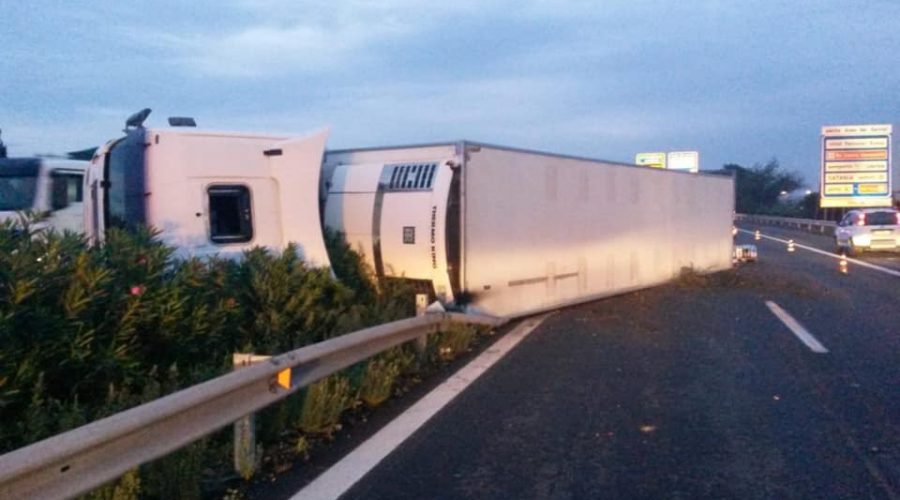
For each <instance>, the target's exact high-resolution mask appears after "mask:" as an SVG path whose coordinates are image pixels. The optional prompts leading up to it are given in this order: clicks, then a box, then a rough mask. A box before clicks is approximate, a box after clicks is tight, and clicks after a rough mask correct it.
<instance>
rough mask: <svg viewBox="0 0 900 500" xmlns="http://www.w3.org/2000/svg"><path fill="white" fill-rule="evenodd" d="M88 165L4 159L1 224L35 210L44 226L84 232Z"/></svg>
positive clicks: (0, 160) (1, 167) (1, 161)
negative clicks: (41, 216) (83, 204)
mask: <svg viewBox="0 0 900 500" xmlns="http://www.w3.org/2000/svg"><path fill="white" fill-rule="evenodd" d="M87 165H88V163H87V162H83V161H74V160H62V159H48V158H0V221H2V220H7V219H11V218H15V217H17V216H18V215H19V214H20V213H22V212H26V211H32V212H36V213H44V214H46V216H47V217H46V219H44V220H43V222H42V223H41V224H42V225H46V226H50V227H53V228H55V229H57V230H60V231H62V230H70V231H76V232H82V231H83V230H84V218H83V214H82V212H83V207H82V201H83V198H84V197H83V192H84V188H83V186H82V179H83V178H84V171H85V168H86V167H87Z"/></svg>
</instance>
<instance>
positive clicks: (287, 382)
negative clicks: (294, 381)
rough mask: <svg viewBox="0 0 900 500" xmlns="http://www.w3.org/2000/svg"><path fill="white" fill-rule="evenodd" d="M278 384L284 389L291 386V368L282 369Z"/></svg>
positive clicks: (279, 373)
mask: <svg viewBox="0 0 900 500" xmlns="http://www.w3.org/2000/svg"><path fill="white" fill-rule="evenodd" d="M277 381H278V385H280V386H281V387H282V388H284V389H290V388H291V369H290V368H288V369H287V370H281V371H280V372H278V379H277Z"/></svg>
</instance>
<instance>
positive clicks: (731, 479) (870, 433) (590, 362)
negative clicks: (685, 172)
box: [345, 228, 900, 498]
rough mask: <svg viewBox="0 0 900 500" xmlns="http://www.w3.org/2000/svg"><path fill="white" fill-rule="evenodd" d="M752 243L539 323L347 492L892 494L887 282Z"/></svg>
mask: <svg viewBox="0 0 900 500" xmlns="http://www.w3.org/2000/svg"><path fill="white" fill-rule="evenodd" d="M763 232H764V233H766V234H768V233H769V232H771V233H774V234H773V235H775V234H778V235H780V236H783V235H787V234H790V235H792V236H795V237H794V238H793V239H795V241H798V242H801V241H802V242H803V243H804V244H806V243H809V244H810V246H814V245H815V244H827V242H828V239H827V238H826V239H824V240H825V241H824V242H823V241H821V240H818V241H817V240H816V238H819V237H813V238H812V239H807V236H811V235H808V234H807V235H804V234H803V233H795V232H780V231H779V232H776V231H766V229H765V228H764V229H763ZM738 241H740V242H750V241H752V237H750V236H747V235H741V236H739V237H738ZM756 244H757V245H758V246H759V251H760V260H759V262H757V263H755V264H747V265H744V266H741V267H740V268H739V269H738V270H737V271H736V272H731V273H723V274H719V275H716V276H714V277H700V278H694V279H686V280H682V281H681V282H680V283H679V284H676V285H668V286H664V287H659V288H656V289H653V290H647V291H643V292H639V293H635V294H629V295H625V296H621V297H616V298H612V299H609V300H604V301H599V302H596V303H592V304H587V305H584V306H580V307H575V308H571V309H567V310H565V311H561V312H559V313H557V314H556V315H554V316H552V317H550V318H549V319H548V320H546V321H545V323H543V324H542V325H541V326H540V327H538V329H536V330H535V331H534V332H533V333H532V334H531V335H530V336H529V337H528V338H526V339H525V340H524V341H522V343H521V344H520V345H519V346H518V347H517V348H516V349H515V350H513V351H512V352H511V353H510V354H509V355H508V356H507V357H506V358H504V359H502V360H501V361H500V362H498V363H497V365H495V366H494V368H492V369H491V371H489V372H487V374H486V375H485V376H484V377H482V378H481V379H479V380H477V381H476V382H475V383H474V384H473V385H472V386H471V387H470V388H469V389H468V390H466V391H465V392H463V393H462V394H461V395H460V396H459V397H458V398H457V399H456V400H454V401H453V402H451V403H450V404H448V405H447V407H446V408H445V409H444V410H443V411H441V412H440V413H439V414H437V415H436V416H435V417H434V418H433V419H432V420H431V421H430V422H429V423H428V424H426V425H425V426H424V427H423V428H421V429H420V430H419V431H418V432H416V433H415V434H413V435H412V437H411V438H409V439H408V440H407V441H406V442H404V443H403V444H401V445H400V447H399V448H398V449H397V450H396V451H395V452H394V453H392V454H391V455H389V456H388V457H387V458H386V459H384V461H382V462H381V464H379V465H378V466H377V467H375V469H374V470H372V471H371V472H370V473H369V474H367V475H366V476H365V477H363V479H362V480H361V481H360V482H359V483H357V484H356V485H355V486H354V487H353V488H352V489H350V490H349V492H348V493H347V494H346V495H345V497H346V498H501V497H504V498H505V497H516V498H518V497H523V498H596V497H614V498H619V497H636V498H658V497H667V498H696V497H740V498H810V497H816V498H897V497H898V487H900V468H898V464H900V438H898V436H900V423H898V415H900V406H898V401H897V392H898V387H900V314H898V312H897V304H898V303H900V302H898V301H900V292H898V290H900V286H898V285H900V281H898V279H900V278H894V277H890V276H887V275H884V274H883V273H879V272H877V271H873V270H870V269H863V268H857V266H853V265H851V269H850V274H849V275H846V276H845V275H841V274H840V273H839V272H838V269H837V262H836V261H835V260H834V259H831V258H828V257H825V256H821V255H817V254H813V253H810V252H807V251H803V250H798V251H797V252H794V253H788V252H787V251H786V249H785V248H784V245H782V244H780V243H776V242H772V241H768V240H763V241H760V242H756ZM767 302H771V303H775V304H777V305H778V306H779V308H781V309H783V310H784V311H785V312H787V313H789V314H790V315H791V316H792V317H793V318H795V319H796V320H797V321H798V322H799V323H800V324H802V326H803V327H805V329H806V330H807V331H808V333H809V334H811V335H812V336H814V338H815V339H817V340H818V341H819V342H821V344H822V345H823V346H824V347H826V348H827V350H828V352H827V353H826V354H817V353H815V352H813V351H812V350H810V348H809V347H807V345H806V344H804V343H803V342H801V341H800V340H799V339H798V338H797V337H796V336H795V335H794V334H793V333H791V331H790V330H789V329H788V327H787V326H785V325H784V324H783V323H782V322H781V320H780V319H778V318H777V317H776V316H775V315H774V314H773V313H772V312H771V310H770V308H769V307H767V305H766V303H767Z"/></svg>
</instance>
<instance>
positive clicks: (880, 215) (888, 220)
mask: <svg viewBox="0 0 900 500" xmlns="http://www.w3.org/2000/svg"><path fill="white" fill-rule="evenodd" d="M834 244H835V246H836V247H837V251H838V252H839V253H846V254H847V255H855V254H858V253H861V252H863V251H900V212H898V211H897V210H894V209H892V208H867V209H858V210H851V211H849V212H847V214H846V215H844V218H843V219H841V221H840V222H839V223H838V225H837V228H835V231H834Z"/></svg>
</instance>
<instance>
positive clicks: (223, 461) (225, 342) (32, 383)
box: [0, 217, 474, 499]
mask: <svg viewBox="0 0 900 500" xmlns="http://www.w3.org/2000/svg"><path fill="white" fill-rule="evenodd" d="M33 220H34V219H30V218H27V217H24V218H21V219H20V220H14V221H5V222H0V453H5V452H8V451H11V450H13V449H16V448H19V447H22V446H25V445H27V444H29V443H32V442H35V441H38V440H41V439H44V438H47V437H50V436H52V435H55V434H58V433H60V432H63V431H66V430H68V429H72V428H75V427H78V426H80V425H83V424H85V423H88V422H91V421H94V420H97V419H100V418H103V417H105V416H109V415H112V414H115V413H117V412H120V411H123V410H125V409H127V408H131V407H134V406H136V405H139V404H142V403H145V402H148V401H151V400H153V399H156V398H158V397H161V396H164V395H166V394H170V393H172V392H174V391H177V390H179V389H182V388H185V387H189V386H191V385H194V384H196V383H199V382H202V381H204V380H208V379H210V378H213V377H216V376H219V375H222V374H224V373H226V372H229V371H231V370H232V369H233V368H232V366H231V363H232V359H231V358H232V354H233V353H234V352H253V353H256V354H268V355H274V354H278V353H282V352H285V351H288V350H291V349H296V348H298V347H302V346H305V345H309V344H312V343H315V342H320V341H322V340H326V339H328V338H331V337H334V336H337V335H342V334H345V333H348V332H352V331H355V330H358V329H361V328H364V327H366V326H371V325H376V324H382V323H385V322H389V321H395V320H398V319H402V318H404V317H409V316H412V315H413V314H414V311H415V306H414V300H413V299H414V290H413V288H412V286H411V285H410V284H408V283H407V282H405V281H403V280H386V279H377V278H376V277H375V276H374V275H373V273H372V272H371V270H370V269H369V268H368V266H367V265H366V264H365V260H364V259H363V257H362V256H361V254H360V253H358V252H354V251H352V249H350V248H349V246H348V245H347V244H346V242H345V241H344V240H343V238H342V236H341V235H340V234H334V233H327V234H326V243H327V245H328V249H329V255H330V257H331V260H332V264H333V268H332V269H323V268H310V267H308V266H307V265H306V264H305V263H304V262H303V261H302V259H301V258H300V257H299V255H298V251H297V248H295V247H293V246H289V247H288V248H286V249H285V250H284V251H282V252H272V251H269V250H265V249H261V248H257V249H253V250H250V251H248V252H245V254H244V255H243V258H241V259H226V258H216V257H213V258H205V259H195V258H187V259H183V258H177V257H176V256H175V252H174V250H173V249H172V248H169V247H167V246H166V245H164V244H163V243H162V242H161V241H160V239H159V238H158V233H157V232H155V231H154V230H151V229H141V230H137V231H134V232H124V231H118V230H111V231H109V232H108V235H107V238H106V242H105V244H104V245H102V246H99V247H97V246H91V245H89V244H88V242H87V240H86V239H85V237H84V236H83V235H79V234H72V233H59V232H55V231H52V230H47V229H37V228H36V226H35V225H34V224H33ZM336 278H337V279H336ZM473 335H474V330H471V329H458V328H453V329H452V330H451V331H449V332H446V333H442V334H440V335H438V336H434V337H436V338H435V339H433V340H432V341H431V342H432V344H433V345H436V346H438V347H435V348H434V349H437V351H436V352H438V353H440V352H446V350H447V349H449V350H450V352H452V353H453V355H455V354H457V353H459V352H462V351H464V350H465V349H466V348H467V347H468V345H469V343H470V342H471V339H472V337H473ZM441 349H443V350H444V351H441ZM439 357H441V356H440V354H439ZM443 358H446V356H443ZM416 365H417V364H416V355H415V353H414V349H412V348H411V347H409V346H400V347H397V348H394V349H391V350H390V351H388V352H385V353H382V354H380V355H378V356H376V357H374V358H372V359H371V360H368V361H366V362H363V363H360V364H358V365H357V366H355V367H351V368H349V369H347V370H345V371H343V372H341V373H338V374H335V375H332V376H330V377H327V378H325V379H323V380H321V381H319V382H317V383H314V384H312V385H310V386H309V387H308V388H306V389H304V390H303V391H301V394H302V395H300V396H295V397H291V398H287V399H286V400H284V401H282V402H281V403H279V404H276V405H273V406H272V407H270V408H267V409H265V410H263V411H261V412H259V414H258V415H257V439H258V443H259V444H260V447H261V448H263V449H265V450H267V451H268V450H271V449H273V448H274V447H276V446H279V443H282V442H283V441H284V440H285V437H286V436H289V437H290V438H291V439H293V440H294V441H296V442H297V443H306V442H307V441H306V438H305V437H304V434H310V435H315V434H321V433H325V434H327V433H330V432H331V431H333V430H334V429H335V428H336V427H337V425H338V423H339V422H340V421H341V418H342V417H341V415H342V413H343V412H345V411H346V410H348V409H355V408H357V407H359V406H360V404H364V405H366V407H374V406H377V405H378V404H381V403H382V402H383V401H385V400H386V399H387V398H389V397H390V396H391V394H392V393H393V391H394V390H395V388H396V387H397V383H398V379H399V378H400V377H401V376H402V375H403V374H405V373H407V372H409V371H410V370H411V369H412V368H413V367H415V366H416ZM230 438H231V435H230V433H228V432H220V433H217V434H215V435H214V437H209V438H206V439H204V440H202V441H200V442H198V443H195V444H193V445H190V446H189V447H186V448H184V449H183V450H180V451H179V452H176V453H173V454H172V455H170V456H168V457H165V458H163V459H161V460H158V461H155V462H153V463H151V464H146V465H144V466H142V467H140V468H139V469H137V470H135V471H131V472H129V473H128V474H126V475H125V476H123V477H122V478H120V479H119V480H118V481H115V482H113V483H110V484H108V485H106V486H104V487H102V488H99V489H97V490H96V491H94V492H92V493H91V494H89V495H87V496H85V498H92V499H94V498H96V499H107V498H109V499H120V498H173V495H175V496H177V497H179V498H200V497H201V496H203V492H204V490H205V489H208V487H209V486H208V485H209V483H215V482H216V481H217V478H218V479H221V478H229V477H232V478H234V477H237V475H236V473H234V472H233V471H230V470H229V468H230V466H231V456H230V452H231V444H230ZM295 448H298V449H299V448H302V449H303V450H304V452H305V451H306V446H305V445H304V446H303V447H300V446H299V445H297V446H295Z"/></svg>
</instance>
